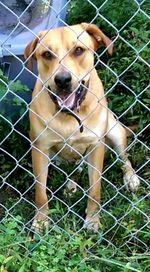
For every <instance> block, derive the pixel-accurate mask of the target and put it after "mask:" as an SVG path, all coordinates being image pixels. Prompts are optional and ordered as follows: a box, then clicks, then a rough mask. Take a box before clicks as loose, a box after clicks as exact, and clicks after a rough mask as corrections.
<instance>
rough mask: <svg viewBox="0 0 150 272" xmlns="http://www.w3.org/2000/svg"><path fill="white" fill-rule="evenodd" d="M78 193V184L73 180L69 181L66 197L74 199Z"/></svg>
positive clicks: (65, 191)
mask: <svg viewBox="0 0 150 272" xmlns="http://www.w3.org/2000/svg"><path fill="white" fill-rule="evenodd" d="M76 191H77V184H76V182H74V181H73V180H69V181H68V182H67V184H66V187H65V189H64V195H65V197H72V196H73V195H74V194H75V193H76Z"/></svg>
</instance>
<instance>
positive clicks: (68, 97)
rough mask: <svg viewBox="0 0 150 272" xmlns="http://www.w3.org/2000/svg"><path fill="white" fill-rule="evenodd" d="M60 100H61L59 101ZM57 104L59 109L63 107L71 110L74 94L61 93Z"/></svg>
mask: <svg viewBox="0 0 150 272" xmlns="http://www.w3.org/2000/svg"><path fill="white" fill-rule="evenodd" d="M59 98H61V99H59ZM57 100H58V104H59V106H60V107H63V106H65V107H66V108H70V109H71V108H73V106H74V104H75V93H72V94H66V93H65V92H61V93H60V94H59V97H58V98H57Z"/></svg>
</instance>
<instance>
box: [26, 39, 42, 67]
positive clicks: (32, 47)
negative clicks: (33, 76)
mask: <svg viewBox="0 0 150 272" xmlns="http://www.w3.org/2000/svg"><path fill="white" fill-rule="evenodd" d="M38 42H39V37H36V38H35V39H34V40H33V41H32V42H30V43H29V44H28V45H27V46H26V48H25V51H24V57H25V59H28V60H27V67H28V69H29V70H31V71H32V67H33V58H34V59H36V54H35V52H34V50H35V48H36V46H37V44H38ZM33 52H34V53H33Z"/></svg>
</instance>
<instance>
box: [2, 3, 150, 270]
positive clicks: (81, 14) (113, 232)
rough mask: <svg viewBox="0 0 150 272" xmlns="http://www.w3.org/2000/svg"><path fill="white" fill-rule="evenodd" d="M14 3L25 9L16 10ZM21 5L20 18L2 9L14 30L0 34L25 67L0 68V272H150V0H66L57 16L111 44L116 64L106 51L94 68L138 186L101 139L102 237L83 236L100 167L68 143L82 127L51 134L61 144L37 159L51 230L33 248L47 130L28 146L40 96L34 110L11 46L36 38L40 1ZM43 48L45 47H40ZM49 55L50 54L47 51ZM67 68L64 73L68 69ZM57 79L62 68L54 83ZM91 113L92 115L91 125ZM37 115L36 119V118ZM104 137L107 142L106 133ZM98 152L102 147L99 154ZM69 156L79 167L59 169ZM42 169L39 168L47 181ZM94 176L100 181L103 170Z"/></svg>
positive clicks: (69, 165) (37, 236)
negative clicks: (41, 142) (41, 145)
mask: <svg viewBox="0 0 150 272" xmlns="http://www.w3.org/2000/svg"><path fill="white" fill-rule="evenodd" d="M16 2H17V3H18V5H19V1H16ZM22 2H24V10H23V12H20V13H19V12H16V13H15V12H14V9H13V5H11V4H9V3H8V1H0V8H1V9H2V10H3V12H4V13H6V18H7V17H10V18H11V20H12V24H13V27H12V26H11V28H10V25H9V24H8V27H7V19H6V18H5V20H6V21H4V22H2V21H1V22H0V26H1V32H2V33H3V32H4V29H5V30H6V29H7V38H6V40H5V41H3V42H2V41H1V48H2V50H6V51H7V55H10V56H13V57H14V58H15V59H16V60H17V61H18V63H19V64H20V72H19V73H18V74H17V76H15V77H14V78H13V79H12V78H11V80H10V79H9V78H8V77H6V76H5V74H4V69H3V66H2V65H1V70H0V86H1V94H0V103H1V104H0V107H1V112H0V143H1V145H0V151H1V153H0V168H1V173H0V188H1V194H0V222H1V226H0V234H1V237H0V266H1V271H71V270H72V271H83V270H84V271H149V269H150V261H149V258H150V241H149V239H150V217H149V216H150V209H149V207H150V185H149V176H150V170H149V162H150V153H149V140H150V137H149V133H150V128H149V121H150V109H149V104H150V92H149V72H150V64H149V55H150V50H149V36H150V30H149V29H150V28H149V26H150V22H149V11H150V8H149V5H148V1H146V0H145V1H144V0H143V1H137V0H132V1H124V2H121V1H120V0H118V1H113V0H105V1H104V0H94V1H90V0H84V1H79V0H70V1H68V2H67V3H66V4H65V5H64V6H63V8H62V9H61V10H60V11H59V13H58V14H57V16H58V20H59V21H60V22H61V23H63V24H64V25H65V26H67V27H68V28H70V25H73V24H76V23H81V22H83V21H84V22H85V21H86V22H88V23H89V24H97V26H98V27H99V28H100V29H101V30H102V31H103V32H105V34H106V35H107V36H108V37H109V38H111V39H112V40H113V43H114V53H113V55H112V56H108V54H107V49H108V48H103V47H102V48H100V49H99V50H98V51H97V52H94V55H95V62H94V67H93V68H92V69H94V68H96V70H97V72H98V75H99V77H100V78H101V80H102V83H103V85H104V90H105V96H106V97H107V99H108V107H109V110H108V111H109V112H110V113H111V112H113V114H114V115H115V118H116V119H117V121H118V122H121V124H122V125H123V127H125V128H127V129H128V131H129V132H130V134H131V135H130V137H129V138H128V145H127V148H126V150H125V151H127V153H129V154H130V155H129V159H130V160H131V162H132V165H133V167H134V169H135V173H136V175H137V176H138V178H139V180H140V186H139V189H138V191H137V192H130V191H129V190H127V188H126V185H125V184H124V182H123V174H122V171H121V168H123V164H124V161H123V158H122V157H121V156H120V154H118V153H117V151H115V149H114V148H113V147H112V146H110V145H109V144H108V143H107V142H106V143H104V142H103V140H102V139H99V141H101V142H103V144H104V145H105V147H106V149H107V151H108V152H106V154H105V163H104V168H103V171H102V189H101V193H102V199H101V202H100V204H98V203H97V204H98V209H97V214H100V221H101V226H100V228H99V229H98V230H97V231H96V233H93V232H87V231H86V230H85V229H84V227H83V226H84V223H85V216H86V215H85V214H86V202H87V199H88V195H89V192H90V190H91V189H92V186H91V187H90V185H89V181H88V167H89V168H91V169H93V168H94V166H93V165H91V164H90V161H89V160H87V157H88V155H89V153H82V152H81V153H80V150H76V147H75V146H73V145H72V144H71V141H72V137H73V136H74V135H75V134H76V132H77V131H78V130H79V129H80V128H81V124H79V126H78V127H77V129H76V130H75V131H73V133H72V134H71V135H70V136H69V137H67V138H64V137H63V136H62V135H60V134H59V132H58V131H55V130H54V129H52V130H54V132H55V133H56V137H57V136H59V137H60V139H61V142H62V143H63V144H61V147H60V149H59V150H56V152H55V153H54V154H52V156H51V157H50V158H49V157H48V155H45V153H43V152H42V151H41V150H40V151H39V152H40V153H41V155H43V156H44V157H46V158H47V161H48V166H49V171H48V178H47V185H46V189H47V194H48V205H49V210H48V214H47V219H48V221H49V227H48V230H47V231H44V232H43V233H40V234H39V233H37V232H36V230H35V229H34V230H32V232H33V233H34V238H33V239H31V236H32V235H31V234H32V232H31V225H32V222H33V219H34V216H35V210H37V208H36V204H35V200H34V191H35V183H36V178H37V177H36V178H35V176H34V174H33V171H32V163H31V149H32V147H33V145H34V143H35V142H36V141H37V140H38V139H39V138H40V137H44V135H45V133H46V132H47V128H48V123H46V121H45V120H44V119H42V118H41V117H40V118H41V121H42V122H44V123H45V127H44V129H43V130H41V131H40V133H39V135H38V136H37V138H36V139H34V140H33V141H31V139H30V137H29V121H28V113H29V109H30V106H31V105H32V103H33V101H34V99H36V97H35V98H33V100H31V101H28V99H26V94H29V96H30V93H31V90H29V88H28V87H27V86H25V85H24V84H22V83H21V82H20V81H18V79H19V77H20V76H21V74H22V73H23V72H24V71H26V73H27V77H26V80H27V83H26V84H27V85H28V77H31V76H32V77H33V78H34V80H36V79H37V78H38V77H37V74H35V73H34V72H33V71H30V70H29V69H28V68H27V60H24V59H23V58H22V57H21V58H20V57H19V56H17V55H16V54H14V52H12V51H11V47H10V48H8V47H7V48H6V43H7V41H8V40H11V38H12V37H13V36H14V35H16V34H18V33H20V32H21V31H22V30H26V31H27V32H30V33H32V34H33V38H35V37H38V36H37V33H33V30H32V22H29V18H28V16H29V14H30V12H31V11H33V13H34V12H35V14H36V15H37V16H40V15H39V14H38V12H37V9H36V4H35V2H37V6H39V1H35V0H32V1H20V3H22ZM41 2H42V5H43V7H44V3H46V7H47V9H48V7H49V6H50V8H53V6H52V2H53V1H41ZM66 7H67V19H66V21H63V20H62V18H61V16H60V13H61V12H62V10H63V9H66ZM43 9H44V8H43ZM18 10H19V9H18ZM43 12H45V10H43ZM46 12H47V10H46ZM9 22H10V20H9ZM33 24H34V22H33ZM45 35H47V34H45ZM66 38H67V37H66ZM78 40H80V36H79V37H78ZM29 42H30V41H29ZM40 43H41V44H44V43H43V41H42V39H41V41H40ZM58 45H59V41H58ZM85 45H86V44H85ZM60 46H62V45H60ZM44 47H45V48H46V46H45V45H44ZM46 49H47V48H46ZM35 50H36V49H35ZM33 53H34V52H33ZM33 53H32V54H33ZM67 54H69V52H65V54H64V55H63V56H62V57H61V59H59V62H60V63H61V62H62V63H63V60H64V59H65V57H66V56H67ZM30 57H31V56H30ZM56 57H57V58H58V56H56ZM62 66H63V68H64V69H67V67H66V66H65V64H62ZM67 70H68V69H67ZM56 73H57V69H56V70H55V73H54V74H56ZM51 76H53V75H51ZM73 76H76V75H73ZM40 80H41V79H40ZM77 80H78V78H77ZM41 82H42V81H41ZM45 85H46V82H45ZM45 85H44V87H43V88H42V89H41V91H40V92H39V94H38V96H40V94H41V93H42V92H43V90H44V88H46V90H47V92H51V90H49V89H48V88H47V87H45ZM81 85H82V83H81ZM46 86H47V85H46ZM76 91H77V90H74V92H76ZM87 91H88V92H91V95H93V99H95V97H94V94H92V91H91V90H88V88H87ZM53 95H55V94H54V93H53ZM55 96H56V95H55ZM99 103H101V101H99ZM95 110H96V108H95ZM31 111H32V109H31ZM60 111H61V109H59V110H58V111H57V112H56V113H55V114H54V115H53V117H52V118H51V120H49V122H55V120H56V118H57V116H58V115H59V114H60ZM71 112H72V111H71ZM92 113H93V112H88V113H87V116H86V118H88V117H89V116H90V115H92ZM34 114H35V115H37V113H36V112H34ZM86 118H85V119H86ZM76 121H77V120H76ZM82 121H83V129H84V130H85V129H87V130H88V132H89V135H90V133H92V132H91V131H90V129H88V128H87V127H86V126H85V125H84V120H82ZM128 127H130V128H128ZM134 128H135V130H134ZM93 133H95V132H93ZM109 133H110V134H111V129H110V131H108V135H109ZM105 136H106V137H107V134H106V135H105ZM118 137H119V136H118ZM98 144H99V142H98V143H97V144H96V146H95V147H94V149H95V148H96V147H97V146H98ZM35 148H36V149H38V147H35ZM65 148H67V149H68V150H70V149H71V152H72V153H73V154H74V155H75V157H77V158H78V159H77V160H76V162H72V161H71V162H69V160H68V158H67V160H66V161H60V160H58V158H57V157H59V154H60V153H61V152H64V149H65ZM69 152H70V151H69ZM90 152H92V151H90ZM46 167H47V166H46ZM46 167H44V168H43V170H42V173H44V171H45V168H46ZM96 171H97V172H98V173H99V174H101V173H100V172H99V170H98V169H96ZM42 173H40V174H42ZM43 186H44V185H43ZM42 189H43V188H42ZM94 201H95V200H94ZM142 258H143V259H142ZM141 263H142V264H141ZM142 265H143V266H142ZM141 267H143V268H141ZM19 269H20V270H19ZM21 269H22V270H21ZM123 269H127V270H123Z"/></svg>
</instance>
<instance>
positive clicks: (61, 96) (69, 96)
mask: <svg viewBox="0 0 150 272" xmlns="http://www.w3.org/2000/svg"><path fill="white" fill-rule="evenodd" d="M48 89H49V95H50V97H51V99H52V101H53V102H54V103H55V105H56V107H57V109H58V110H59V109H60V110H61V111H62V112H65V113H68V114H70V115H72V116H73V117H75V119H76V120H77V121H78V123H79V125H80V132H82V131H83V125H82V122H81V119H80V118H79V117H78V115H77V114H76V113H74V112H73V111H74V110H75V109H76V110H77V111H79V108H80V105H81V103H82V102H83V101H84V99H85V97H86V93H87V88H86V87H85V86H84V81H83V82H82V84H81V85H80V86H79V88H78V89H77V90H75V91H74V92H72V93H69V92H67V91H64V90H63V91H60V92H59V93H57V95H56V94H54V93H52V91H51V88H50V87H49V86H48Z"/></svg>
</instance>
